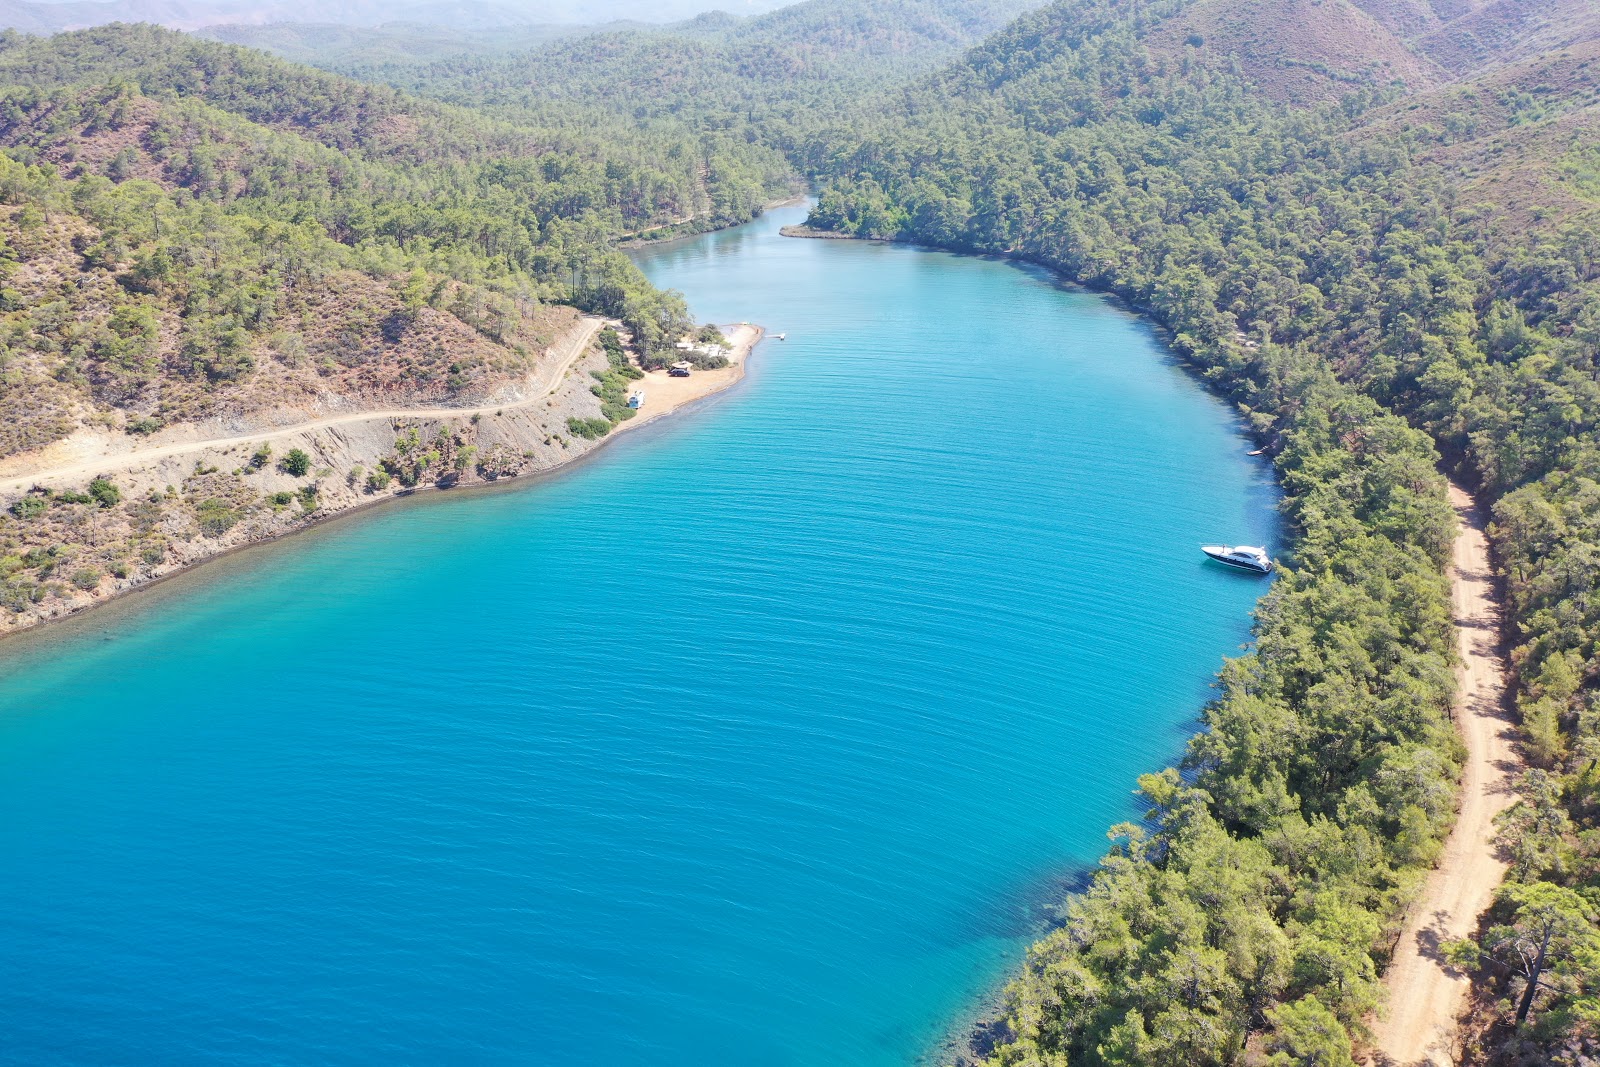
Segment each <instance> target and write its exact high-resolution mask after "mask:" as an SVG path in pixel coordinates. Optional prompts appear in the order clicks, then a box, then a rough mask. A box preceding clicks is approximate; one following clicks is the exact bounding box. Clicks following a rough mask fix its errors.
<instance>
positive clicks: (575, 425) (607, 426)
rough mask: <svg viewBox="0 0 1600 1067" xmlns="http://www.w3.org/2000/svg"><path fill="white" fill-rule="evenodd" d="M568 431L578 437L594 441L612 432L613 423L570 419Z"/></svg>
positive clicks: (602, 420) (599, 420) (603, 420)
mask: <svg viewBox="0 0 1600 1067" xmlns="http://www.w3.org/2000/svg"><path fill="white" fill-rule="evenodd" d="M567 429H568V430H569V431H571V432H572V434H573V435H574V436H576V437H584V438H587V439H589V440H590V441H593V440H595V439H597V438H600V437H604V436H605V435H606V434H608V433H610V432H611V422H610V420H608V419H568V420H567Z"/></svg>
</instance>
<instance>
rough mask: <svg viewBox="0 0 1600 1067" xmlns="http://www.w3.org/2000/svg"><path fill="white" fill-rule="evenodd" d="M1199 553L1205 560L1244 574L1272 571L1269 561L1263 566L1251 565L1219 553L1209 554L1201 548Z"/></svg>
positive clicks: (1209, 552)
mask: <svg viewBox="0 0 1600 1067" xmlns="http://www.w3.org/2000/svg"><path fill="white" fill-rule="evenodd" d="M1200 551H1202V552H1204V553H1205V555H1206V558H1207V559H1209V560H1212V561H1214V562H1216V563H1220V564H1222V565H1223V566H1224V567H1228V568H1231V569H1233V570H1236V571H1244V572H1245V573H1246V574H1267V573H1268V572H1270V571H1271V570H1272V564H1271V562H1270V561H1269V562H1267V563H1264V564H1257V563H1251V562H1249V561H1247V560H1242V559H1234V558H1231V557H1229V556H1226V555H1224V554H1222V553H1220V552H1211V551H1208V550H1206V549H1204V548H1202V549H1201V550H1200Z"/></svg>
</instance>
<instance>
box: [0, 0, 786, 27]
mask: <svg viewBox="0 0 1600 1067" xmlns="http://www.w3.org/2000/svg"><path fill="white" fill-rule="evenodd" d="M707 2H708V0H661V2H653V0H511V2H509V3H496V2H493V0H420V2H413V3H404V2H402V3H399V4H393V3H385V2H383V0H313V2H311V3H304V2H296V0H265V2H263V0H66V2H64V3H48V2H43V3H41V2H33V0H0V28H6V29H14V30H21V31H22V32H24V33H37V34H49V33H60V32H61V31H63V30H76V29H86V28H88V27H91V26H104V25H107V24H109V23H113V22H150V23H155V24H157V25H160V26H166V27H168V28H170V29H178V30H197V29H203V28H205V27H209V26H221V25H266V24H270V23H280V22H290V23H331V24H335V25H341V26H380V25H385V24H389V23H422V24H425V25H431V26H444V27H450V28H453V29H486V28H491V27H497V26H528V25H538V24H543V23H554V24H562V25H583V24H588V23H602V22H615V21H618V20H631V21H639V22H673V21H678V20H681V19H687V18H691V17H693V16H695V15H697V14H700V13H702V12H703V11H705V10H706V6H707ZM717 6H721V7H724V8H729V9H732V10H733V11H734V12H735V13H737V14H741V15H751V14H758V13H761V12H765V11H770V10H772V9H773V8H776V7H779V6H781V5H780V3H779V2H778V0H725V2H724V3H722V4H720V5H717Z"/></svg>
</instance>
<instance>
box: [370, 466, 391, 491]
mask: <svg viewBox="0 0 1600 1067" xmlns="http://www.w3.org/2000/svg"><path fill="white" fill-rule="evenodd" d="M367 488H368V489H370V490H372V491H373V492H374V493H376V492H378V491H380V490H383V489H387V488H389V472H388V471H373V472H372V473H371V474H369V475H367Z"/></svg>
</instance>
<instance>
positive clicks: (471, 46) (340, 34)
mask: <svg viewBox="0 0 1600 1067" xmlns="http://www.w3.org/2000/svg"><path fill="white" fill-rule="evenodd" d="M634 25H640V24H636V23H606V24H605V25H604V26H598V27H597V26H577V25H568V24H566V23H543V24H538V25H533V24H530V25H526V26H521V25H503V26H495V27H491V28H488V29H483V28H477V27H474V26H471V25H456V26H439V25H429V24H427V23H419V22H394V23H384V24H382V25H379V26H348V25H340V24H338V23H332V22H272V23H267V24H265V25H261V26H256V25H241V24H239V23H223V24H221V25H216V26H205V27H202V28H200V29H198V30H196V31H194V32H195V33H197V34H198V35H199V36H201V37H207V38H210V39H211V40H214V41H226V42H228V43H229V44H238V45H245V46H247V47H250V48H260V49H264V50H265V51H268V52H272V53H274V54H276V55H279V56H282V57H283V58H284V59H288V60H291V61H293V62H295V63H310V64H312V65H314V66H321V67H325V68H327V69H330V70H342V69H346V68H348V67H351V66H356V65H362V66H365V65H373V66H383V65H386V64H395V63H428V62H432V61H434V60H440V59H444V58H446V57H449V56H457V55H462V54H464V53H476V54H483V55H489V54H494V53H503V52H515V51H525V50H527V49H531V48H538V47H540V46H541V45H546V44H549V43H550V42H552V41H556V40H559V39H560V38H562V37H568V36H574V35H578V34H584V33H597V32H604V31H610V30H619V29H623V28H626V27H629V26H634Z"/></svg>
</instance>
